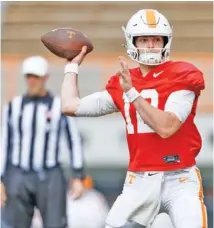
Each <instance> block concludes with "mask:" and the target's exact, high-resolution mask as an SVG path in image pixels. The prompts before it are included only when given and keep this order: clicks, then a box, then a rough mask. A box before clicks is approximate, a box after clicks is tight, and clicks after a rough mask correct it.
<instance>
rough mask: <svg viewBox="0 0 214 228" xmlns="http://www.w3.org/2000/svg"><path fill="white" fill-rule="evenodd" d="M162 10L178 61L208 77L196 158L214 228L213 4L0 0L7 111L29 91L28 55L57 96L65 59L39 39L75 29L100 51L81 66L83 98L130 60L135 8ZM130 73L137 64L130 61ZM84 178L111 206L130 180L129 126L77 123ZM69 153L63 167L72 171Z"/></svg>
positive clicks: (114, 119) (109, 121) (110, 120)
mask: <svg viewBox="0 0 214 228" xmlns="http://www.w3.org/2000/svg"><path fill="white" fill-rule="evenodd" d="M143 8H153V9H157V10H158V11H160V12H161V13H163V14H164V15H165V16H166V17H167V18H168V20H169V21H170V23H171V24H172V25H173V28H174V30H173V32H174V34H173V41H172V54H171V59H173V60H184V61H189V62H191V63H193V64H195V65H196V66H197V67H198V68H200V69H201V70H202V71H203V72H204V77H205V81H206V89H205V91H203V93H202V95H201V98H200V101H199V107H198V116H197V118H196V120H195V122H196V124H197V126H198V128H199V131H200V133H201V135H202V138H203V147H202V151H201V153H200V155H199V156H198V157H197V161H198V166H199V168H200V169H201V173H202V177H203V183H204V191H205V202H206V205H207V209H208V216H209V217H208V219H209V228H211V227H213V221H212V220H213V216H212V215H213V114H212V110H213V100H212V99H213V59H212V54H213V53H212V52H213V46H212V45H213V3H212V2H206V1H203V2H202V1H201V2H134V1H131V2H80V1H78V2H51V1H50V2H33V1H32V2H27V1H25V2H12V1H10V2H6V1H3V2H1V17H2V20H1V22H2V24H1V66H2V67H1V79H2V88H1V92H2V94H1V95H2V100H1V102H2V103H1V105H4V104H5V103H6V102H8V101H9V100H10V99H11V98H13V97H14V96H15V95H17V94H20V93H23V92H24V91H25V81H24V78H22V77H21V74H20V66H21V63H22V61H23V59H24V58H25V57H28V56H31V55H42V56H44V57H46V58H47V59H48V60H49V63H50V72H51V77H50V80H49V83H48V86H49V88H50V90H52V91H53V92H54V93H56V94H59V92H60V87H61V82H62V78H63V65H64V62H65V61H64V60H63V59H60V58H58V57H56V56H54V55H53V54H51V53H50V52H48V50H47V49H46V48H45V47H44V46H43V44H42V42H41V41H40V37H41V35H43V34H44V33H46V32H48V31H49V30H52V29H55V28H59V27H73V28H76V29H78V30H80V31H83V32H84V33H85V34H87V36H88V37H89V38H90V39H91V40H92V42H93V44H94V46H95V50H94V51H93V52H92V53H91V54H90V55H88V57H87V58H86V60H85V62H84V64H83V65H82V66H81V71H80V77H79V86H80V93H81V96H85V95H87V94H90V93H92V92H95V91H100V90H102V89H103V88H104V86H105V84H106V82H107V80H108V78H110V76H111V75H113V74H114V73H115V71H116V69H117V67H118V61H117V57H118V55H124V56H126V52H125V49H124V48H123V47H122V44H124V43H125V40H124V36H123V31H122V29H121V27H122V26H124V25H126V23H127V21H128V19H129V18H130V17H131V16H132V15H133V14H134V13H135V12H137V11H138V10H140V9H143ZM129 65H130V67H131V66H134V63H132V62H130V63H129ZM78 125H79V129H80V131H81V136H82V139H83V145H84V153H85V164H86V170H87V172H88V173H89V174H90V175H91V176H92V178H93V180H94V188H95V189H97V190H98V191H100V192H101V193H102V194H103V195H104V196H105V198H106V199H107V202H108V205H109V206H111V205H112V203H113V202H114V200H115V199H116V197H117V195H118V194H119V193H120V191H121V189H122V185H123V181H124V178H125V173H126V168H127V162H128V151H127V145H126V139H125V125H124V122H123V120H122V118H121V117H120V116H119V115H109V116H107V117H99V118H90V119H88V118H81V119H78ZM67 156H68V155H67V153H66V151H65V153H64V155H63V157H62V161H63V166H64V168H65V172H67V163H66V161H67V160H68V159H67Z"/></svg>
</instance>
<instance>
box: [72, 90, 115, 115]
mask: <svg viewBox="0 0 214 228" xmlns="http://www.w3.org/2000/svg"><path fill="white" fill-rule="evenodd" d="M118 111H119V110H118V108H117V107H116V105H115V104H114V101H113V100H112V98H111V95H110V94H109V93H108V92H107V91H106V90H105V91H102V92H97V93H93V94H91V95H88V96H86V97H84V98H82V99H81V100H80V105H79V106H78V109H77V111H76V112H75V115H76V116H104V115H107V114H111V113H113V112H118Z"/></svg>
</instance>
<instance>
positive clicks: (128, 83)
mask: <svg viewBox="0 0 214 228" xmlns="http://www.w3.org/2000/svg"><path fill="white" fill-rule="evenodd" d="M119 63H120V66H121V68H120V70H119V71H118V72H117V75H118V76H119V79H120V86H121V87H122V89H123V90H124V92H127V91H129V90H130V89H131V88H132V80H131V75H130V72H129V68H128V63H127V62H126V60H125V58H124V57H123V56H119Z"/></svg>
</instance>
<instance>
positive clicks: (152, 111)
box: [133, 97, 178, 138]
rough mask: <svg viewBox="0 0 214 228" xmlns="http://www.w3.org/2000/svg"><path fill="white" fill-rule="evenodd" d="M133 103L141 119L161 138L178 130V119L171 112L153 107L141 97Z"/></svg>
mask: <svg viewBox="0 0 214 228" xmlns="http://www.w3.org/2000/svg"><path fill="white" fill-rule="evenodd" d="M133 104H134V106H135V108H136V110H137V111H138V113H139V115H140V116H141V118H142V119H143V121H144V122H145V123H146V124H147V125H148V126H149V127H151V128H152V129H153V130H154V131H155V132H156V133H157V134H159V135H160V136H161V137H162V138H168V137H170V136H171V135H173V134H174V133H175V132H176V131H177V130H178V124H177V121H178V119H177V118H176V116H175V115H174V114H173V113H170V112H164V111H162V110H160V109H157V108H154V107H153V106H152V105H150V104H149V103H148V102H147V101H146V100H145V99H144V98H142V97H138V98H137V99H136V100H135V101H134V102H133Z"/></svg>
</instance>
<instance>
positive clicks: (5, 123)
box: [1, 102, 12, 178]
mask: <svg viewBox="0 0 214 228" xmlns="http://www.w3.org/2000/svg"><path fill="white" fill-rule="evenodd" d="M11 113H12V105H11V102H10V103H9V104H8V105H6V106H4V108H3V112H2V119H1V121H2V122H1V124H2V131H1V136H2V137H1V178H3V176H4V173H5V169H6V165H7V159H8V154H9V150H10V137H11V127H10V117H11Z"/></svg>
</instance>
